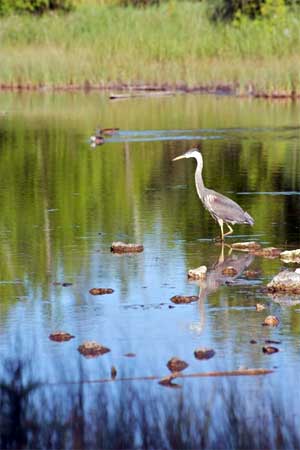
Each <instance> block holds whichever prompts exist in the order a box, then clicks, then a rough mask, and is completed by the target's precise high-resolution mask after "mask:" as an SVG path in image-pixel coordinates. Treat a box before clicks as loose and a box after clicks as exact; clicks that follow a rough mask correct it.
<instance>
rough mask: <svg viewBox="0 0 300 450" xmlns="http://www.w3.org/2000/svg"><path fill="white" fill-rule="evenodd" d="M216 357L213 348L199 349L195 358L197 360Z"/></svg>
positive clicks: (195, 353) (195, 352)
mask: <svg viewBox="0 0 300 450" xmlns="http://www.w3.org/2000/svg"><path fill="white" fill-rule="evenodd" d="M214 355H215V351H214V350H213V349H212V348H197V349H196V350H195V351H194V356H195V358H197V359H210V358H212V357H213V356H214Z"/></svg>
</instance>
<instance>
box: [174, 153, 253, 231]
mask: <svg viewBox="0 0 300 450" xmlns="http://www.w3.org/2000/svg"><path fill="white" fill-rule="evenodd" d="M180 158H195V159H196V160H197V169H196V172H195V184H196V189H197V194H198V196H199V197H200V200H201V201H202V203H203V205H204V207H205V208H206V209H207V210H208V211H209V213H210V214H211V215H212V217H213V218H214V219H215V220H216V221H217V222H218V224H219V225H220V227H221V232H222V240H223V238H224V236H225V235H224V233H223V224H224V223H226V224H227V226H228V228H229V230H230V231H229V233H226V234H230V233H232V228H231V227H230V225H229V224H232V225H234V224H237V223H238V224H248V225H253V224H254V220H253V218H252V217H251V216H250V214H248V213H247V212H246V211H244V210H243V209H242V208H241V207H240V205H238V204H237V203H236V202H235V201H233V200H231V199H230V198H228V197H226V196H225V195H222V194H219V192H216V191H214V190H212V189H208V188H206V187H205V186H204V183H203V178H202V168H203V159H202V155H201V153H200V152H198V150H197V149H191V150H189V151H188V152H186V153H184V155H181V156H178V157H177V158H174V159H173V161H174V160H176V159H180Z"/></svg>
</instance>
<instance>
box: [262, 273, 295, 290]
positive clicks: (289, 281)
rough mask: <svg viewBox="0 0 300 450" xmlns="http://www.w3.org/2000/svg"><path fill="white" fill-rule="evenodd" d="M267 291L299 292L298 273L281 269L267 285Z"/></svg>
mask: <svg viewBox="0 0 300 450" xmlns="http://www.w3.org/2000/svg"><path fill="white" fill-rule="evenodd" d="M267 288H268V291H269V292H278V291H281V292H290V293H292V294H300V274H299V273H297V272H290V271H288V270H283V271H282V272H279V273H278V274H277V275H275V277H274V278H273V280H272V281H271V282H270V283H269V284H268V285H267Z"/></svg>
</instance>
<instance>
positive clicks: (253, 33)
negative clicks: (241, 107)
mask: <svg viewBox="0 0 300 450" xmlns="http://www.w3.org/2000/svg"><path fill="white" fill-rule="evenodd" d="M281 6H282V5H281ZM207 8H208V1H205V0H203V1H201V2H192V1H178V0H177V1H175V0H169V1H167V2H165V3H162V4H160V5H152V6H147V7H145V8H136V7H133V6H127V7H124V6H119V5H115V4H105V3H102V4H99V3H95V2H94V3H93V2H85V4H79V5H77V7H76V8H75V9H74V10H73V11H70V12H68V13H63V14H62V13H58V12H55V13H54V12H51V13H47V14H44V15H41V16H32V15H28V14H23V15H8V16H4V17H1V18H0V58H1V67H0V90H1V91H5V90H18V91H22V90H41V91H47V90H55V91H60V90H62V91H74V90H86V91H90V90H96V89H97V90H116V91H156V92H159V91H163V92H164V91H174V92H200V93H212V94H222V95H224V94H227V95H235V96H239V97H263V98H271V99H272V98H278V99H284V98H287V99H293V100H295V99H299V98H300V59H299V57H298V55H299V54H300V32H299V30H300V7H294V8H293V9H290V8H288V7H281V8H278V9H276V10H275V11H274V10H272V11H271V10H270V12H269V13H268V14H265V15H264V16H262V17H258V18H255V19H249V18H247V17H244V16H241V17H239V18H238V19H235V20H233V21H230V22H229V21H227V22H226V21H225V22H224V21H223V22H220V21H212V20H210V19H209V18H208V12H207Z"/></svg>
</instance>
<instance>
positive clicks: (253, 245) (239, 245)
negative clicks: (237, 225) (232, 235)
mask: <svg viewBox="0 0 300 450" xmlns="http://www.w3.org/2000/svg"><path fill="white" fill-rule="evenodd" d="M231 248H233V249H234V250H241V251H244V252H248V251H253V250H257V249H259V248H261V245H260V244H259V243H258V242H255V241H251V242H234V243H233V244H231Z"/></svg>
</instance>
